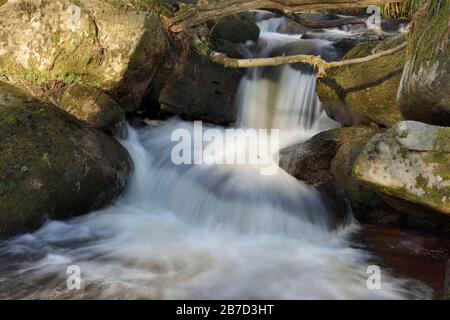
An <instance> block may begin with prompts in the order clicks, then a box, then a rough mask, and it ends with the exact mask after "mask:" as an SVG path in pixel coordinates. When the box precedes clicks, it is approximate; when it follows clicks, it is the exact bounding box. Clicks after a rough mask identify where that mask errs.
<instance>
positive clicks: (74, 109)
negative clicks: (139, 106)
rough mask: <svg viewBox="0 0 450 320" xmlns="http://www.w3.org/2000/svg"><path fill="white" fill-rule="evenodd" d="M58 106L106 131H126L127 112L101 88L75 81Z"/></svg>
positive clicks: (112, 132)
mask: <svg viewBox="0 0 450 320" xmlns="http://www.w3.org/2000/svg"><path fill="white" fill-rule="evenodd" d="M58 106H59V107H60V108H61V109H63V110H65V111H67V112H68V113H70V114H71V115H73V116H74V117H75V118H77V119H78V120H81V121H84V122H86V123H87V124H89V125H91V126H92V127H94V128H97V129H100V130H103V131H105V132H106V133H109V134H112V135H117V136H124V134H125V133H126V125H125V112H124V111H123V109H122V108H121V107H120V106H119V105H118V104H117V103H116V102H115V101H114V99H112V98H111V97H110V96H109V95H107V94H106V93H104V92H103V91H102V90H101V89H99V88H94V87H90V86H87V85H84V84H80V83H74V84H72V85H70V86H69V87H68V88H67V89H66V90H65V91H64V94H63V95H62V98H61V100H60V101H59V103H58Z"/></svg>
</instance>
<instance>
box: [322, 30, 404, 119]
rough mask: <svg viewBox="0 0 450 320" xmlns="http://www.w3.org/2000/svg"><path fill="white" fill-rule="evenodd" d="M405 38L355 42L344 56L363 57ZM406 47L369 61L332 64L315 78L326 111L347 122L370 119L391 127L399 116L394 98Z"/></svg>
mask: <svg viewBox="0 0 450 320" xmlns="http://www.w3.org/2000/svg"><path fill="white" fill-rule="evenodd" d="M403 41H404V39H395V40H392V39H390V40H386V41H382V42H375V43H370V44H367V45H363V46H356V47H355V48H353V49H352V50H350V51H349V52H348V53H347V54H346V55H345V56H344V59H352V58H358V57H364V56H368V55H370V54H372V53H373V52H375V51H382V50H386V49H389V48H393V47H395V46H397V45H399V44H400V43H402V42H403ZM404 55H405V51H404V50H402V51H400V52H397V53H395V54H393V55H389V56H386V57H382V58H379V59H376V60H374V61H371V62H368V63H360V64H353V65H348V66H344V67H339V68H334V69H330V70H328V71H327V75H326V76H325V77H324V78H323V79H320V81H318V84H317V93H318V95H319V98H320V100H321V102H322V104H323V107H324V109H325V111H326V112H327V114H328V115H329V116H330V117H331V118H332V119H334V120H337V121H339V122H341V123H344V124H346V125H355V124H358V123H360V122H361V119H363V121H362V123H364V124H367V123H370V122H373V123H376V124H379V125H381V126H386V127H391V126H392V125H394V124H395V123H396V122H398V121H400V120H402V119H403V118H402V115H401V114H400V110H399V107H398V105H397V102H396V97H397V91H398V88H399V84H400V78H401V73H402V71H403V65H404Z"/></svg>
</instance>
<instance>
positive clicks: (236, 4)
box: [165, 0, 404, 32]
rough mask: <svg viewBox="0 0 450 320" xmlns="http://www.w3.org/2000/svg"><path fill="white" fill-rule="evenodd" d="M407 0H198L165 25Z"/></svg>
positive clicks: (179, 27)
mask: <svg viewBox="0 0 450 320" xmlns="http://www.w3.org/2000/svg"><path fill="white" fill-rule="evenodd" d="M403 1H404V0H198V1H197V4H196V5H184V6H182V7H181V9H180V11H179V12H178V13H177V14H176V15H175V16H174V17H172V18H168V19H166V21H165V22H166V25H167V27H168V28H169V29H170V30H171V31H172V32H182V31H184V30H186V29H188V28H190V27H192V26H195V25H197V24H201V23H204V22H207V21H210V20H214V19H217V18H221V17H224V16H227V15H231V14H236V13H239V12H243V11H249V10H255V9H268V10H277V11H280V12H283V13H285V14H286V13H295V12H301V11H302V10H311V9H321V10H326V9H338V8H357V7H368V6H369V5H378V4H386V3H393V2H403Z"/></svg>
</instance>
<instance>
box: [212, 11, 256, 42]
mask: <svg viewBox="0 0 450 320" xmlns="http://www.w3.org/2000/svg"><path fill="white" fill-rule="evenodd" d="M211 29H212V37H213V38H214V39H221V40H227V41H230V42H233V43H244V42H246V41H257V40H258V38H259V33H260V30H259V27H258V25H257V24H256V23H255V21H254V20H253V18H252V16H251V14H249V13H245V12H244V13H240V14H235V15H230V16H225V17H223V18H222V19H220V20H218V21H216V22H215V23H214V25H213V26H212V28H211Z"/></svg>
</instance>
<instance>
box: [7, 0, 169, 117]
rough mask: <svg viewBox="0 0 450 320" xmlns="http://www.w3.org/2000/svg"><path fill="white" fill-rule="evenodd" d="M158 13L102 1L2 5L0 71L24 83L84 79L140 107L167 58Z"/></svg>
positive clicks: (45, 0) (129, 105) (30, 1)
mask: <svg viewBox="0 0 450 320" xmlns="http://www.w3.org/2000/svg"><path fill="white" fill-rule="evenodd" d="M165 48H166V40H165V32H164V28H163V25H162V23H161V21H160V19H159V16H158V15H157V14H156V13H155V12H147V11H145V12H141V11H133V10H124V9H122V8H120V7H119V6H115V5H113V4H111V3H107V2H105V1H98V0H89V1H87V0H80V1H77V2H76V4H74V3H72V1H69V0H51V1H50V0H28V1H9V2H8V3H7V4H5V5H3V6H1V7H0V74H3V75H5V76H6V77H7V78H8V79H9V80H11V81H13V82H15V83H16V84H18V85H20V84H21V83H23V82H25V83H26V82H31V83H36V82H37V83H46V82H49V81H54V80H58V81H62V82H64V83H74V82H81V83H85V84H89V85H94V86H97V87H99V88H101V89H103V90H105V91H106V92H108V93H109V94H110V95H111V96H112V97H114V98H115V99H116V101H117V102H118V103H119V104H120V105H121V106H122V107H124V108H126V109H127V110H134V109H136V108H137V107H138V106H139V105H140V103H141V100H142V97H143V95H144V92H145V90H146V89H147V87H148V86H149V83H150V81H151V79H152V77H153V75H154V74H155V72H156V70H157V68H158V67H159V64H160V63H161V61H162V59H163V58H164V53H165Z"/></svg>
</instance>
